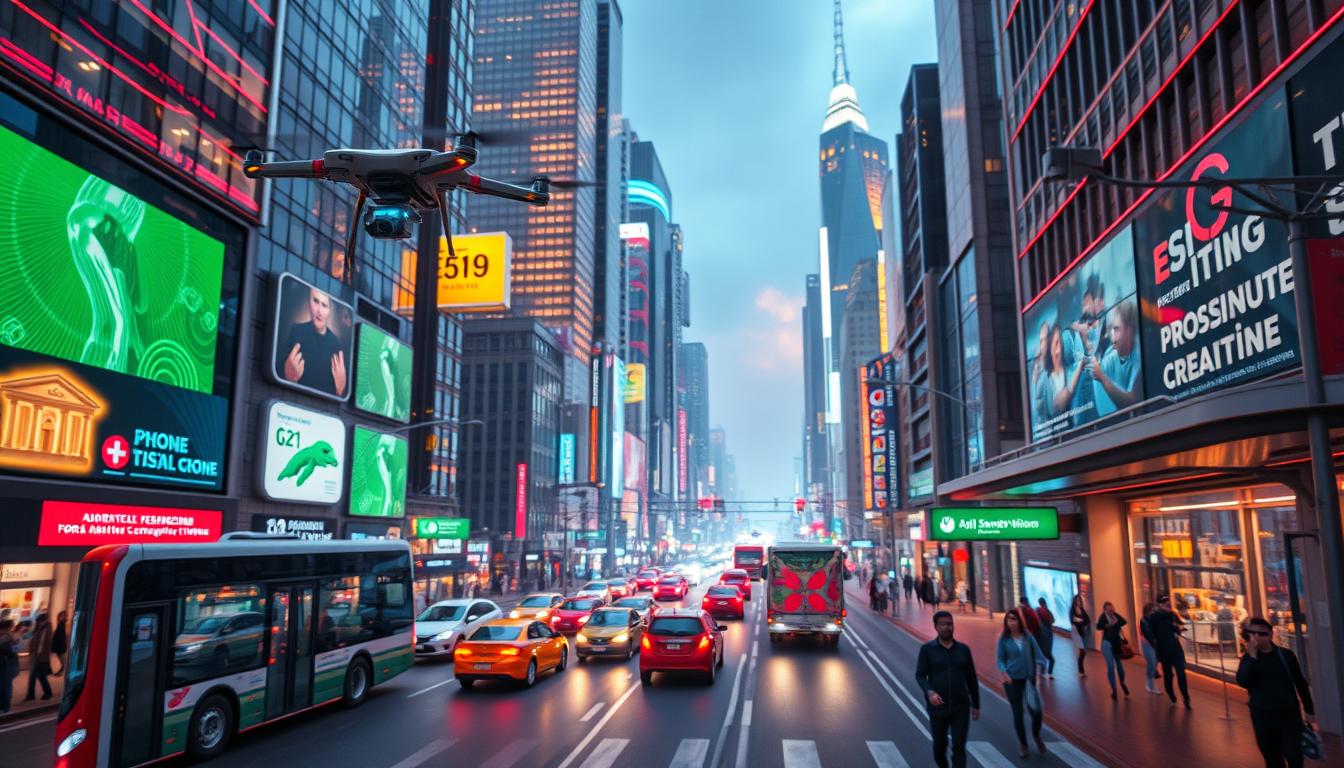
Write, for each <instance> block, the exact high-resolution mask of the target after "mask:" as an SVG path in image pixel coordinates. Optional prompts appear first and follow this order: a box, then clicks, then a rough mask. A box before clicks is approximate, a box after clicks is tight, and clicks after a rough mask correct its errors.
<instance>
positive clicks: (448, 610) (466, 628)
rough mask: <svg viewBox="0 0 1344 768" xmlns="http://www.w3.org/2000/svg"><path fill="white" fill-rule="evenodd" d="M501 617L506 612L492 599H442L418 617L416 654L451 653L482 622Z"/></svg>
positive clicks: (416, 621) (427, 656) (423, 657)
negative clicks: (491, 600)
mask: <svg viewBox="0 0 1344 768" xmlns="http://www.w3.org/2000/svg"><path fill="white" fill-rule="evenodd" d="M502 618H504V612H503V611H501V610H500V609H499V606H498V605H495V604H494V603H492V602H490V601H489V600H474V599H462V600H440V601H439V602H437V603H434V604H433V605H431V606H429V607H428V608H426V609H425V610H423V611H421V612H420V615H419V616H416V617H415V657H416V658H418V659H428V658H433V657H436V656H446V655H448V654H451V653H452V652H453V649H454V648H456V647H457V645H458V643H460V642H462V639H463V638H465V637H468V636H469V635H471V634H472V633H473V632H475V631H476V629H477V628H478V627H480V626H481V625H482V624H484V623H486V622H487V621H494V620H495V619H502Z"/></svg>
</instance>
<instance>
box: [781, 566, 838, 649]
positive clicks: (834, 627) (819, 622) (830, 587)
mask: <svg viewBox="0 0 1344 768" xmlns="http://www.w3.org/2000/svg"><path fill="white" fill-rule="evenodd" d="M767 562H768V567H767V573H766V588H765V595H766V598H765V599H766V603H765V621H766V627H767V629H769V631H770V642H772V643H777V642H779V641H780V640H781V639H782V638H786V637H797V636H799V635H816V636H818V637H821V638H823V640H824V642H826V643H828V644H830V645H832V646H835V645H839V643H840V634H841V633H842V632H843V630H844V624H845V586H844V579H845V552H844V550H843V549H841V548H840V547H837V546H834V545H830V544H808V543H798V544H789V543H784V544H776V545H774V546H772V547H770V550H769V555H768V558H767Z"/></svg>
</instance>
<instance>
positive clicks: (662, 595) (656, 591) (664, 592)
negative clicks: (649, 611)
mask: <svg viewBox="0 0 1344 768" xmlns="http://www.w3.org/2000/svg"><path fill="white" fill-rule="evenodd" d="M690 589H691V585H690V584H688V583H687V582H686V579H684V578H682V577H680V576H677V575H676V574H672V573H669V574H667V575H666V576H663V577H662V578H660V579H658V586H656V587H654V588H653V599H654V600H680V599H682V598H683V597H686V593H687V592H689V591H690Z"/></svg>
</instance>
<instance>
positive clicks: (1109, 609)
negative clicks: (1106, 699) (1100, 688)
mask: <svg viewBox="0 0 1344 768" xmlns="http://www.w3.org/2000/svg"><path fill="white" fill-rule="evenodd" d="M1127 623H1128V622H1126V621H1125V617H1124V616H1121V615H1120V614H1118V613H1116V612H1115V606H1114V605H1112V604H1111V603H1110V602H1109V601H1107V602H1105V603H1102V604H1101V616H1099V617H1097V631H1098V632H1100V633H1101V657H1102V658H1103V659H1105V660H1106V679H1107V680H1108V681H1110V683H1111V700H1115V698H1116V696H1115V678H1116V677H1119V678H1120V688H1121V690H1123V691H1124V692H1125V695H1126V696H1128V695H1129V686H1128V685H1125V664H1124V662H1123V661H1122V660H1121V659H1123V658H1124V657H1123V656H1121V655H1120V648H1121V646H1123V645H1124V644H1125V638H1124V635H1122V634H1120V630H1121V628H1122V627H1124V626H1125V625H1126V624H1127Z"/></svg>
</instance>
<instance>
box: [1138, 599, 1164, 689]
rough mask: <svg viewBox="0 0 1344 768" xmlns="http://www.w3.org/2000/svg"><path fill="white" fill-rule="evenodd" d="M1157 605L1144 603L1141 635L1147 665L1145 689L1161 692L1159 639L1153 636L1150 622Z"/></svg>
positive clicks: (1140, 622) (1144, 674) (1140, 621)
mask: <svg viewBox="0 0 1344 768" xmlns="http://www.w3.org/2000/svg"><path fill="white" fill-rule="evenodd" d="M1156 607H1157V606H1155V605H1153V604H1152V603H1144V604H1143V616H1141V617H1140V618H1139V637H1140V638H1142V640H1143V661H1144V664H1145V665H1146V666H1145V667H1144V671H1143V682H1144V686H1143V687H1144V690H1146V691H1148V692H1149V693H1161V692H1162V691H1161V690H1160V689H1159V688H1158V687H1157V683H1156V680H1157V645H1156V644H1157V641H1156V640H1155V639H1154V638H1153V629H1152V627H1151V626H1150V625H1149V623H1148V617H1149V616H1150V615H1151V614H1152V612H1153V610H1154V609H1156Z"/></svg>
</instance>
